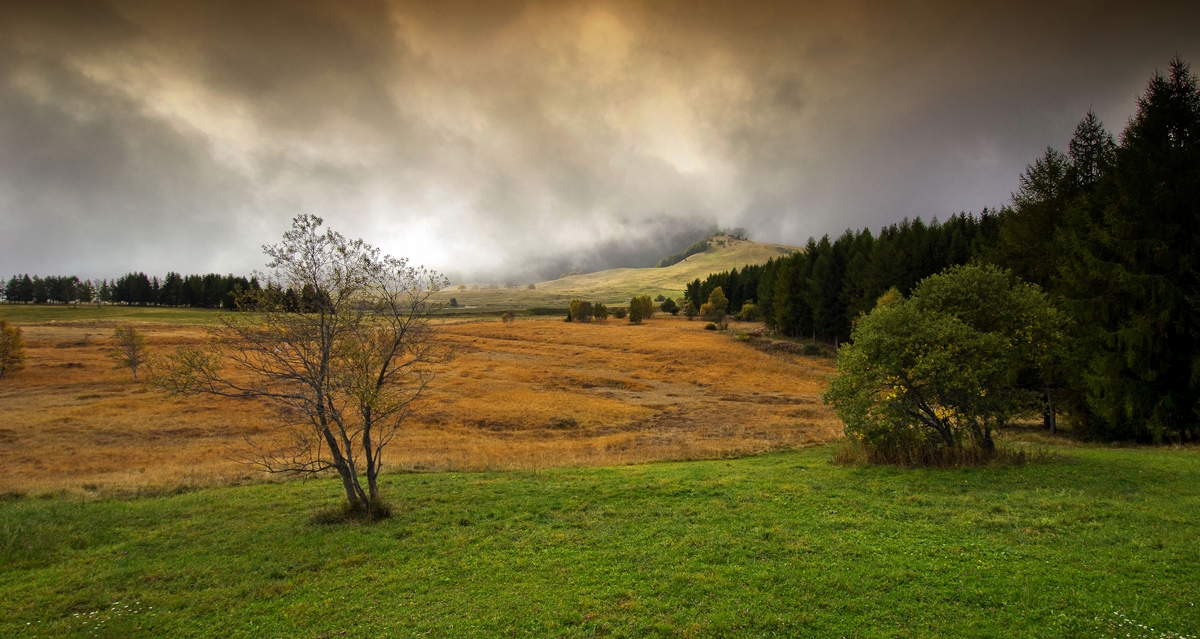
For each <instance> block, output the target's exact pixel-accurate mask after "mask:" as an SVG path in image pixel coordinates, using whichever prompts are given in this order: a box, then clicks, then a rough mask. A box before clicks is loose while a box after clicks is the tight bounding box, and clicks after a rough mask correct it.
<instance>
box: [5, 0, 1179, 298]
mask: <svg viewBox="0 0 1200 639" xmlns="http://www.w3.org/2000/svg"><path fill="white" fill-rule="evenodd" d="M1196 24H1200V9H1197V7H1196V6H1195V3H1161V4H1157V5H1155V4H1139V5H1136V6H1134V5H1133V4H1132V3H1110V4H1103V3H1063V4H1047V3H1028V4H1025V5H1018V4H1014V3H1009V2H1005V3H995V4H990V5H989V4H983V3H946V4H939V3H908V4H899V3H882V2H881V3H847V2H828V3H807V4H803V5H800V4H797V3H703V2H495V3H476V2H429V3H408V2H302V1H288V2H269V1H263V2H252V3H245V2H213V1H195V2H171V1H164V0H154V1H144V2H143V1H116V2H45V1H40V2H32V1H31V2H9V3H5V4H4V6H3V8H0V269H2V270H0V272H3V273H4V274H5V275H8V274H11V273H16V272H30V273H35V272H36V273H41V274H50V273H64V274H65V273H74V274H78V275H81V276H84V277H111V276H113V275H119V274H121V273H124V272H126V271H130V270H144V271H147V272H151V273H155V274H162V273H164V272H166V271H167V270H179V271H185V272H198V271H209V270H211V271H219V272H247V271H249V270H251V269H253V268H256V267H259V266H261V264H262V256H261V254H260V251H259V246H260V245H261V244H263V243H264V242H270V241H274V240H275V239H277V238H278V237H279V236H280V234H281V233H282V232H283V230H284V229H285V228H286V227H287V225H288V220H289V219H290V218H291V217H292V216H294V215H296V214H298V213H316V214H318V215H321V216H323V217H324V218H325V219H326V221H327V223H328V224H329V225H330V226H332V227H333V228H336V229H338V230H341V231H342V232H343V233H345V234H346V235H350V236H353V237H364V238H366V239H367V240H368V241H370V242H372V243H374V244H377V245H379V246H381V247H382V248H384V249H385V250H387V251H388V252H391V253H394V254H396V255H401V256H408V257H410V258H411V259H412V260H413V261H415V262H418V263H424V264H426V265H429V266H433V267H436V268H440V269H443V270H445V271H447V272H449V273H451V274H452V275H453V276H455V277H456V278H466V279H470V278H474V279H485V280H496V279H500V278H507V277H512V278H523V279H529V280H534V279H538V278H542V277H547V276H552V275H556V274H557V273H558V272H560V271H563V270H571V269H581V268H582V269H597V268H607V267H613V266H645V265H648V264H652V263H653V262H654V261H656V260H657V259H658V258H660V257H662V256H664V255H665V254H667V253H669V252H673V251H676V250H679V249H680V248H682V246H684V245H686V244H687V243H690V242H691V241H694V240H695V239H696V236H697V235H698V234H701V233H703V231H705V230H706V229H709V228H712V227H714V226H725V227H735V226H740V227H744V228H746V229H747V231H748V232H749V235H750V237H751V239H756V240H759V241H767V242H777V243H788V244H800V243H803V242H804V241H805V240H806V239H807V237H808V236H809V235H818V236H819V235H822V234H825V233H831V234H837V233H840V232H841V231H842V230H844V229H846V228H847V227H854V228H858V227H862V226H869V227H878V226H880V225H882V224H885V223H890V222H895V221H899V220H900V219H902V218H904V217H906V216H907V217H915V216H918V215H919V216H922V217H924V218H926V219H928V218H931V217H934V216H937V217H940V218H945V217H947V216H949V215H950V214H952V213H956V212H959V211H963V210H967V211H978V210H980V209H982V208H983V207H997V206H1001V205H1003V204H1005V203H1006V202H1007V201H1008V200H1009V196H1010V193H1011V191H1013V190H1014V189H1015V188H1016V185H1017V177H1018V175H1019V174H1020V172H1021V170H1022V169H1023V168H1024V166H1025V164H1027V163H1029V162H1030V161H1032V160H1033V158H1035V157H1036V156H1037V155H1038V154H1040V153H1041V151H1042V149H1044V148H1045V147H1046V146H1047V145H1054V146H1058V147H1062V146H1064V145H1065V142H1066V140H1067V139H1068V138H1069V136H1070V134H1071V131H1072V130H1073V128H1074V125H1075V123H1076V122H1077V121H1078V119H1079V118H1080V117H1082V116H1083V114H1084V112H1086V110H1087V109H1088V108H1089V107H1091V108H1094V109H1095V110H1096V111H1097V113H1098V114H1099V115H1100V116H1101V118H1102V119H1103V120H1104V121H1105V122H1106V123H1107V124H1108V125H1109V126H1110V128H1113V129H1115V130H1119V129H1120V128H1121V127H1122V126H1123V123H1124V122H1125V120H1126V119H1127V117H1128V116H1129V114H1131V113H1132V112H1133V109H1134V108H1135V104H1134V99H1135V96H1136V94H1137V93H1138V92H1139V91H1140V90H1141V89H1142V87H1143V85H1144V82H1145V78H1146V77H1147V76H1148V75H1149V74H1150V73H1152V72H1153V71H1154V70H1155V69H1156V68H1157V69H1162V68H1165V65H1166V63H1167V60H1168V59H1169V58H1170V56H1171V55H1172V54H1175V53H1178V54H1180V55H1181V56H1182V57H1183V58H1184V59H1185V60H1188V61H1191V62H1193V63H1197V62H1200V46H1198V45H1200V30H1197V29H1196V28H1195V25H1196Z"/></svg>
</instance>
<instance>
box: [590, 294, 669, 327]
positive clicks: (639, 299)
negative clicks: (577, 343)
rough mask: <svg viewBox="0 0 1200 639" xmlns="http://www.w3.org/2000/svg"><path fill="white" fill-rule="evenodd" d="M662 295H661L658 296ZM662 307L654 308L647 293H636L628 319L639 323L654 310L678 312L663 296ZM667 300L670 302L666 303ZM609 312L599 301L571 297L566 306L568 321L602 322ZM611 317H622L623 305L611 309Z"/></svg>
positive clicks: (630, 301) (631, 301)
mask: <svg viewBox="0 0 1200 639" xmlns="http://www.w3.org/2000/svg"><path fill="white" fill-rule="evenodd" d="M659 297H662V296H659ZM663 299H664V302H663V305H662V307H660V308H658V309H656V308H655V306H654V300H653V299H651V298H650V296H649V295H637V296H634V297H633V298H631V299H630V300H629V310H628V316H629V321H630V322H632V323H634V324H639V323H641V321H642V320H644V319H651V318H653V317H654V313H655V311H656V310H663V311H664V312H667V313H671V314H675V313H678V312H679V308H678V307H677V306H675V302H674V301H673V300H667V299H666V298H663ZM667 302H670V304H669V305H668V304H667ZM609 314H610V311H609V308H608V307H607V306H605V305H604V304H602V303H600V302H589V301H587V300H581V299H573V300H571V304H570V306H568V307H567V318H566V321H568V322H593V321H595V322H603V321H605V320H607V319H608V316H609ZM611 314H612V316H613V317H616V318H617V319H624V318H625V316H626V314H627V312H626V310H625V308H624V307H621V306H618V307H615V308H613V309H612V310H611Z"/></svg>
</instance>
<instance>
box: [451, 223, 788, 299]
mask: <svg viewBox="0 0 1200 639" xmlns="http://www.w3.org/2000/svg"><path fill="white" fill-rule="evenodd" d="M715 241H720V242H724V246H713V247H712V248H710V249H709V250H708V251H706V252H704V253H699V254H696V255H693V256H691V257H689V258H687V259H686V260H683V261H682V262H679V263H678V264H673V265H671V266H667V267H663V268H656V267H650V268H616V269H610V270H607V271H598V272H596V273H586V274H584V275H572V276H568V277H562V278H559V279H556V280H549V281H546V282H538V283H536V284H535V286H536V288H535V289H533V290H530V289H528V288H525V287H521V288H516V289H500V290H471V289H472V288H473V287H474V286H475V285H469V286H468V290H465V291H459V290H454V288H453V287H452V288H451V290H449V291H447V292H445V293H443V294H442V295H441V296H440V300H441V301H446V300H449V299H450V298H451V297H454V298H456V299H457V300H458V303H459V304H460V305H462V306H475V307H487V308H489V309H491V308H496V309H502V308H529V307H537V306H564V307H565V306H566V304H567V303H568V302H569V301H570V300H571V299H572V298H575V297H578V298H583V299H588V300H592V301H597V302H604V303H606V304H621V303H623V302H625V300H627V299H629V298H630V297H631V296H633V295H640V294H643V293H648V294H650V295H659V294H661V295H665V296H667V297H674V298H680V297H682V296H683V289H684V287H685V286H686V285H687V283H688V282H690V281H692V280H694V279H696V278H700V279H704V278H705V277H708V275H709V274H710V273H716V272H720V271H727V270H729V269H731V268H734V267H737V268H741V267H743V266H746V265H747V264H762V263H763V262H766V261H767V260H770V259H772V258H776V257H779V256H781V255H788V254H790V253H792V252H793V251H795V250H797V249H795V248H794V247H790V246H782V245H779V244H761V243H758V242H751V241H748V240H737V239H734V238H732V237H729V236H717V237H716V238H714V243H715Z"/></svg>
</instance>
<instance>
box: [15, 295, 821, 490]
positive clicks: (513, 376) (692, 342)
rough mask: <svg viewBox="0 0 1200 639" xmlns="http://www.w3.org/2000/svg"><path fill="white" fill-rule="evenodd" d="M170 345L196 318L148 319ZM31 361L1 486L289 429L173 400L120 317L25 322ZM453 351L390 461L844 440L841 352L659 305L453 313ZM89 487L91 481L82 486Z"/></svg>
mask: <svg viewBox="0 0 1200 639" xmlns="http://www.w3.org/2000/svg"><path fill="white" fill-rule="evenodd" d="M139 328H140V329H141V330H143V331H144V332H145V333H146V334H147V337H148V340H149V343H150V347H151V349H152V350H153V351H155V352H157V353H166V352H170V351H172V350H173V349H174V348H176V347H179V346H194V345H198V344H200V343H201V341H202V340H203V339H204V338H205V329H204V328H202V327H195V326H171V325H164V324H146V325H143V326H140V327H139ZM23 329H24V331H25V336H26V340H27V345H28V353H29V361H28V365H27V368H26V369H25V370H23V371H20V372H18V373H15V374H12V375H11V376H6V377H5V379H3V380H0V415H3V416H4V419H3V425H2V426H0V443H3V444H4V445H5V446H6V448H7V449H8V450H10V451H16V453H15V454H10V455H5V456H2V457H0V492H3V491H8V490H19V491H26V492H36V491H39V490H75V491H77V490H86V491H88V492H95V491H96V490H100V491H104V490H109V489H111V490H130V489H134V488H136V489H139V490H140V489H141V488H143V487H171V486H178V485H205V484H213V483H226V482H230V481H240V480H246V479H247V478H251V479H252V478H255V477H258V475H257V474H256V473H255V471H253V470H251V469H249V468H248V467H246V466H244V465H242V464H239V463H238V462H236V461H234V460H235V459H237V458H239V457H240V456H241V455H242V453H244V451H245V450H246V449H247V443H246V442H247V440H250V441H256V442H262V443H266V444H271V443H277V442H279V441H284V439H283V438H284V437H285V436H286V433H285V432H284V431H281V430H280V428H279V427H278V424H279V423H280V422H279V420H278V419H277V416H276V413H275V411H274V410H273V409H272V407H271V406H269V405H267V404H265V403H261V402H258V401H247V400H230V399H219V398H208V397H190V398H169V397H164V396H162V395H160V394H158V393H156V392H153V391H151V390H150V389H148V388H147V386H146V385H145V384H144V383H139V382H134V381H133V380H132V378H131V376H130V373H129V371H128V370H121V369H115V368H113V364H112V361H111V360H110V359H109V358H108V357H107V350H108V348H109V345H110V344H109V342H110V334H111V333H110V331H111V329H110V328H109V327H105V326H90V325H57V324H55V325H27V326H24V327H23ZM442 335H443V339H445V340H447V341H448V342H449V343H450V344H452V346H453V347H454V350H455V353H456V357H455V358H454V359H453V361H451V362H450V363H449V364H447V365H445V366H443V367H442V369H441V370H440V371H439V374H438V377H437V379H436V381H435V382H434V384H433V386H432V387H431V390H430V392H429V393H428V394H427V395H426V396H425V399H424V401H423V402H422V403H421V405H420V406H419V408H418V411H417V413H416V414H415V415H413V417H412V418H411V419H410V420H409V421H408V422H407V423H406V426H405V428H404V429H403V431H402V433H401V435H400V436H398V437H397V438H396V439H395V440H394V441H393V442H392V444H391V446H390V447H389V449H388V453H387V463H388V465H389V467H390V468H391V469H394V470H395V469H408V470H477V469H534V468H541V467H547V466H564V465H607V464H621V463H635V462H644V461H653V460H678V459H701V458H722V457H733V456H739V455H746V454H753V453H760V452H765V451H769V450H774V449H780V448H788V447H794V446H800V445H804V444H808V443H814V442H823V441H829V440H832V439H835V438H837V437H838V436H839V434H840V431H841V426H840V423H838V422H837V420H836V418H835V417H834V416H833V415H832V413H830V411H829V410H828V409H827V408H826V407H824V406H823V405H822V404H821V403H820V401H819V399H818V395H819V393H820V392H821V390H823V389H824V387H825V385H826V381H827V379H828V376H829V374H830V365H829V360H826V359H822V358H805V357H800V356H797V355H795V354H792V353H765V352H762V351H760V350H756V349H755V348H753V347H752V346H750V345H748V344H745V343H739V342H736V341H734V340H730V339H728V337H727V336H726V335H723V334H718V333H715V332H713V331H704V330H703V323H701V322H688V321H686V320H684V319H681V318H678V319H677V318H661V319H659V318H656V319H654V320H650V321H647V322H645V323H643V324H642V325H630V324H629V323H628V322H620V321H609V322H607V323H602V324H577V323H566V322H562V321H559V320H557V319H550V320H530V321H518V322H515V323H512V324H504V323H501V322H498V321H479V322H456V323H447V324H446V325H445V326H444V327H443V331H442ZM85 485H86V486H88V487H89V488H87V489H84V488H83V486H85Z"/></svg>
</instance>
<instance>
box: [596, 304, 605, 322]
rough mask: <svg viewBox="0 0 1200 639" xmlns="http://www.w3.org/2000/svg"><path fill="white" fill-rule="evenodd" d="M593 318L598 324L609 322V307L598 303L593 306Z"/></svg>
mask: <svg viewBox="0 0 1200 639" xmlns="http://www.w3.org/2000/svg"><path fill="white" fill-rule="evenodd" d="M592 317H593V318H595V320H596V321H597V322H603V321H604V320H607V319H608V307H607V306H605V305H603V304H601V303H600V302H596V303H595V305H593V306H592Z"/></svg>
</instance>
